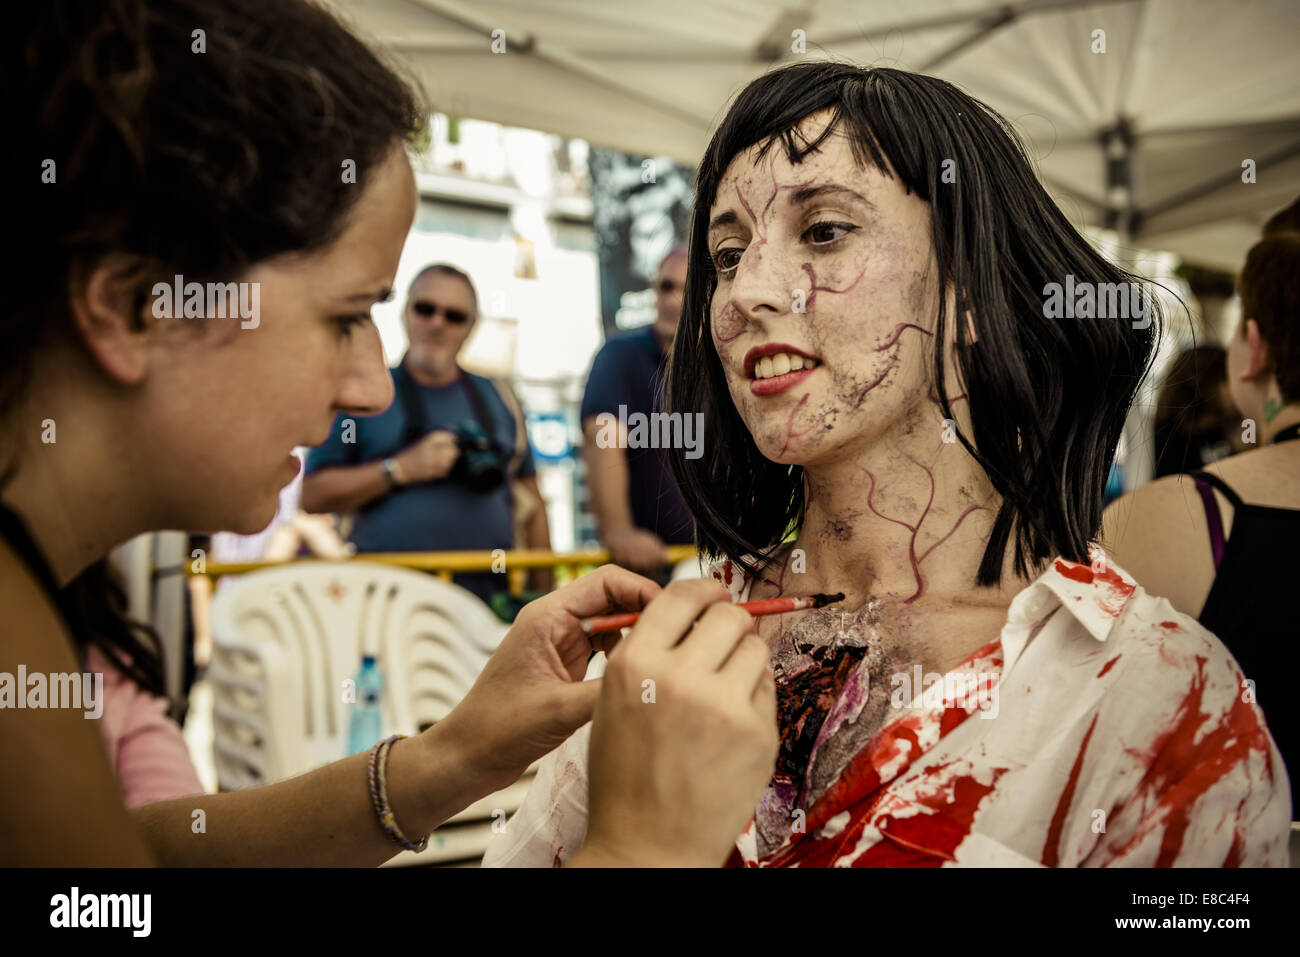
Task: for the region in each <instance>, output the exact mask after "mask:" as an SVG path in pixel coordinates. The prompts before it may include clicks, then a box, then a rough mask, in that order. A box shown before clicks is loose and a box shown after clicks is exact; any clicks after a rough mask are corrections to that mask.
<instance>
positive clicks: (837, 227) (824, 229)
mask: <svg viewBox="0 0 1300 957" xmlns="http://www.w3.org/2000/svg"><path fill="white" fill-rule="evenodd" d="M857 228H858V227H857V226H854V225H853V224H852V223H831V222H825V223H814V224H813V225H811V226H809V227H808V229H807V230H806V231H805V232H804V234H803V235H804V238H805V239H807V240H808V241H809V242H810V243H812V244H813V245H814V246H828V245H830V244H831V243H833V242H835V241H836V240H839V239H843V238H844V237H845V236H847V235H848V234H849V233H851V232H853V231H855V230H856V229H857Z"/></svg>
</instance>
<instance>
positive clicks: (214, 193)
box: [0, 0, 427, 691]
mask: <svg viewBox="0 0 1300 957" xmlns="http://www.w3.org/2000/svg"><path fill="white" fill-rule="evenodd" d="M5 17H6V21H7V22H6V25H5V30H4V31H3V33H4V36H3V38H0V52H2V53H3V58H2V60H0V70H3V75H4V90H5V101H6V106H7V110H8V114H7V115H9V117H10V119H9V122H8V129H9V132H10V136H9V142H8V144H7V145H6V147H5V150H4V153H5V154H6V162H7V163H8V162H13V163H15V164H16V167H15V171H14V172H13V173H12V174H11V175H9V176H6V178H5V182H6V184H7V186H8V189H9V191H10V194H9V198H10V201H11V203H16V204H17V209H12V208H11V216H12V218H13V220H14V221H15V222H17V223H19V224H21V225H20V226H19V231H20V234H21V236H20V241H18V242H16V243H14V244H11V245H10V247H9V248H8V250H7V253H6V255H7V257H8V267H9V270H10V274H11V275H12V276H14V277H17V281H15V282H11V283H9V284H8V286H9V288H8V289H7V290H6V293H5V299H4V304H3V306H2V307H0V309H2V310H3V311H2V312H0V340H3V342H4V348H3V349H0V416H4V417H9V416H11V415H12V414H13V413H14V409H15V406H16V405H17V403H18V402H19V401H20V400H21V398H22V396H23V395H24V393H25V392H26V390H27V388H28V386H29V378H30V372H31V366H32V358H33V356H34V355H35V354H37V353H38V352H39V351H40V350H41V349H43V348H46V347H47V345H48V344H49V343H51V342H54V341H58V340H64V341H66V340H68V339H71V338H72V337H75V336H76V335H77V333H76V331H75V328H74V326H73V323H72V320H71V316H70V310H69V305H68V304H69V299H70V294H71V291H72V290H74V289H76V288H77V287H78V285H79V284H80V283H82V282H83V281H84V280H85V278H86V277H88V276H89V275H90V274H91V273H92V271H93V270H94V269H95V268H96V267H97V266H99V265H100V264H101V263H102V262H103V261H104V259H105V257H107V256H109V255H118V256H122V257H124V259H123V262H124V268H125V269H126V270H128V272H127V275H130V276H132V277H135V278H136V279H137V284H136V286H135V290H136V292H135V303H134V305H135V307H136V313H137V314H140V313H142V312H143V311H144V309H145V308H146V305H147V303H148V301H149V294H150V290H151V288H152V285H153V281H154V280H156V279H157V278H158V277H159V276H165V277H170V276H172V275H173V274H177V273H179V274H182V275H184V276H185V277H186V279H187V280H195V281H223V282H224V281H232V280H237V279H238V278H239V277H240V276H241V275H242V274H243V273H245V272H246V271H247V270H248V269H249V268H250V267H251V266H253V265H255V264H257V263H260V262H262V261H264V260H268V259H270V258H272V257H274V256H278V255H281V254H286V253H306V252H311V251H315V250H319V249H321V248H323V247H326V246H328V245H329V244H330V243H331V242H333V241H334V239H336V238H337V237H338V235H339V234H340V233H341V232H342V231H343V230H344V229H345V228H346V225H347V221H348V216H349V213H350V212H351V210H352V209H353V208H354V206H355V204H356V201H357V199H358V198H359V197H360V195H361V191H362V189H363V186H362V184H364V183H365V182H366V174H367V172H369V171H370V170H372V169H373V168H375V167H376V166H377V165H378V164H379V163H381V162H382V161H383V160H384V159H385V158H386V157H387V156H388V155H389V152H390V151H391V150H392V149H393V148H395V147H397V146H399V145H400V144H401V143H403V142H408V141H410V139H411V138H412V137H414V136H415V135H416V134H417V133H418V132H419V130H420V129H421V127H422V126H423V123H424V117H425V116H426V115H427V114H426V111H425V110H424V109H423V106H422V105H421V103H420V101H419V100H418V98H417V94H416V92H415V91H414V90H413V89H412V87H411V86H410V85H409V84H408V83H407V82H405V81H404V80H403V79H401V78H399V76H398V75H397V74H395V73H394V72H393V71H392V69H390V68H389V67H388V66H386V65H385V64H384V63H382V62H381V61H380V60H379V58H378V57H377V56H376V55H375V54H374V53H372V52H371V51H370V50H369V49H368V48H367V47H366V46H365V45H364V44H363V43H362V42H360V41H359V40H357V39H356V38H355V37H354V36H353V35H352V34H351V33H349V32H348V31H347V29H345V28H344V27H343V26H342V25H341V24H340V23H339V22H338V21H337V20H336V19H335V18H334V17H333V16H332V15H331V14H330V13H329V12H328V11H326V10H325V9H324V8H322V7H320V6H317V5H314V4H310V3H306V2H303V0H277V2H275V3H267V2H265V0H222V2H221V3H212V2H210V0H96V2H84V0H41V2H40V3H30V4H28V3H24V4H18V5H16V6H14V7H13V8H12V9H7V10H6V11H5ZM198 31H202V32H201V33H199V32H198ZM50 161H52V163H53V165H51V164H50ZM346 161H351V162H352V163H353V164H355V167H354V168H355V172H356V178H355V181H354V183H355V184H354V185H345V184H346V180H344V179H343V174H344V170H345V165H344V164H345V162H346ZM196 321H201V320H196ZM286 361H292V360H291V359H289V358H286ZM60 425H61V426H62V425H63V423H60ZM24 428H25V427H24ZM15 431H16V430H8V429H6V432H7V433H8V434H9V435H13V434H15ZM16 453H17V449H15V448H14V447H13V446H12V445H10V444H9V443H8V442H6V443H5V447H4V448H2V449H0V488H2V487H3V486H4V484H5V483H6V482H7V481H8V479H9V476H10V475H12V473H13V471H14V469H15V468H16V461H15V458H14V456H15V454H16ZM61 604H62V605H63V606H64V610H65V614H68V608H69V607H71V608H72V610H73V612H74V613H75V614H72V615H70V619H74V618H75V620H76V621H78V622H80V623H83V624H84V625H85V626H86V627H89V628H94V629H95V630H96V631H97V634H94V635H92V634H85V633H83V628H81V627H78V628H74V636H73V637H74V638H75V640H76V641H77V643H78V645H79V649H80V650H81V651H82V652H83V654H84V646H85V645H86V643H87V642H88V641H92V640H93V641H95V642H96V643H97V644H103V645H106V648H105V650H106V651H107V653H108V654H109V655H110V657H113V658H116V659H117V660H118V661H119V662H121V660H122V659H121V656H119V655H117V654H114V650H115V649H118V650H120V651H123V652H125V654H126V655H127V656H129V657H130V658H131V659H132V662H133V664H132V665H130V666H128V667H126V668H125V669H124V670H126V671H127V673H128V674H130V675H131V676H132V677H133V678H135V679H136V680H137V681H138V682H139V683H140V684H141V685H142V686H145V687H148V688H149V689H150V690H154V691H159V690H160V688H161V672H160V670H159V668H158V666H157V649H156V647H155V646H154V642H153V641H151V640H147V639H148V635H147V632H146V631H143V630H142V629H140V628H137V627H136V626H131V625H126V624H123V623H121V619H122V615H121V612H122V610H123V609H124V607H125V602H124V600H123V599H122V596H121V594H120V592H119V591H117V590H115V588H114V585H113V583H112V581H111V579H110V576H109V574H108V570H107V566H106V565H104V564H102V563H101V564H97V565H92V566H91V567H90V568H89V569H87V570H86V572H84V573H83V575H82V577H81V578H79V579H77V580H74V581H73V582H72V583H71V584H69V585H68V586H67V588H65V589H64V593H63V596H62V598H61Z"/></svg>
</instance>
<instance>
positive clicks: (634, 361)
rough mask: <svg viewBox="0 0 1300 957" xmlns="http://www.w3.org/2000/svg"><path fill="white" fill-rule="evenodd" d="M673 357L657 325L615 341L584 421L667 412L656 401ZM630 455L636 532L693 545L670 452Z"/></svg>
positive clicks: (599, 360)
mask: <svg viewBox="0 0 1300 957" xmlns="http://www.w3.org/2000/svg"><path fill="white" fill-rule="evenodd" d="M667 358H668V357H667V356H666V355H665V354H664V351H663V350H662V349H660V348H659V340H658V339H656V338H655V334H654V329H653V327H651V326H643V327H642V328H640V329H633V330H632V331H631V332H625V333H623V334H622V335H618V336H615V337H614V338H612V339H610V340H609V341H608V342H606V343H605V345H604V346H602V347H601V350H600V351H599V352H598V353H596V358H595V360H594V361H593V362H592V364H591V374H590V375H589V376H588V377H587V390H586V392H585V393H584V394H583V396H582V419H583V421H586V420H587V419H588V418H590V417H591V416H594V415H600V414H601V413H602V412H608V413H609V414H610V415H614V416H617V415H618V412H619V409H618V407H619V406H620V405H624V406H627V413H628V415H629V416H630V415H632V414H634V413H638V412H639V413H641V414H643V415H645V416H646V417H647V418H648V417H649V416H650V414H651V413H653V412H657V411H662V409H661V408H660V407H659V405H657V404H656V402H655V397H656V396H657V395H658V394H659V390H660V388H661V387H662V383H663V377H664V366H665V364H666V363H667ZM626 451H627V471H628V499H629V502H628V504H629V505H630V506H631V509H632V521H633V522H634V523H635V524H636V527H637V528H644V529H647V530H648V531H651V532H654V533H655V534H656V535H658V536H659V537H660V538H661V539H663V541H664V542H665V543H666V544H669V545H689V544H691V543H692V542H693V541H694V540H695V521H694V519H692V518H691V513H690V511H689V510H688V509H687V508H686V502H685V501H684V500H683V499H682V495H681V492H679V491H678V490H677V483H676V481H675V480H674V479H673V474H672V471H671V470H670V468H669V466H668V454H667V452H666V451H665V450H664V449H654V448H636V449H634V448H629V449H627V450H626Z"/></svg>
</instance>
